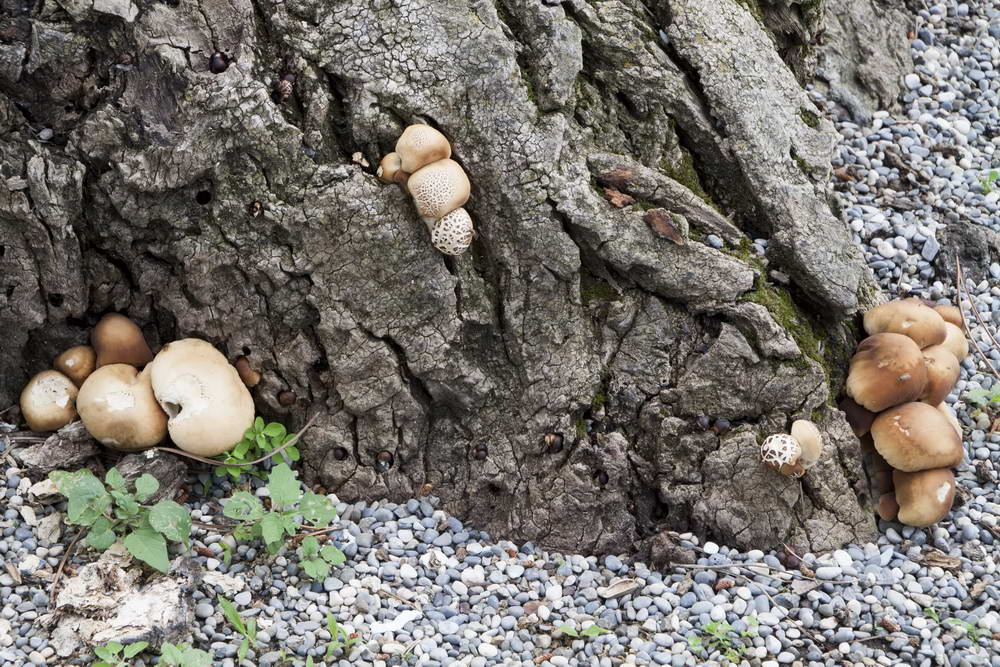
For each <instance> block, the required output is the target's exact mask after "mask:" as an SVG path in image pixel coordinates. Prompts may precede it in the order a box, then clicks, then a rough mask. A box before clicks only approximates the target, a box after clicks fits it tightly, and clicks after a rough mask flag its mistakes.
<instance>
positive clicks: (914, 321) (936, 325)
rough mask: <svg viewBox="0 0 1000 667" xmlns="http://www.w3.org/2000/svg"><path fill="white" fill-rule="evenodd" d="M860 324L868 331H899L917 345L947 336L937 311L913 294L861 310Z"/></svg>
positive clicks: (878, 332) (938, 341)
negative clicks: (861, 320)
mask: <svg viewBox="0 0 1000 667" xmlns="http://www.w3.org/2000/svg"><path fill="white" fill-rule="evenodd" d="M864 323H865V331H867V332H868V333H869V334H880V333H897V334H903V335H905V336H909V337H910V338H912V339H913V341H914V342H915V343H916V344H917V345H918V346H920V347H921V348H924V347H927V346H928V345H940V344H941V343H943V342H944V339H945V336H946V335H947V334H946V331H945V328H944V320H943V319H941V316H940V315H939V314H938V313H937V311H935V310H934V309H933V308H930V307H928V306H927V305H926V304H925V303H924V302H923V301H921V300H920V299H917V298H916V297H913V298H909V299H900V300H898V301H890V302H889V303H883V304H882V305H881V306H875V307H874V308H872V309H871V310H869V311H868V312H866V313H865V317H864Z"/></svg>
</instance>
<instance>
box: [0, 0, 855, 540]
mask: <svg viewBox="0 0 1000 667" xmlns="http://www.w3.org/2000/svg"><path fill="white" fill-rule="evenodd" d="M0 4H2V5H3V7H4V8H9V9H10V11H8V12H6V13H3V14H0V92H2V93H3V97H2V98H0V326H2V327H3V330H4V332H5V335H4V337H3V339H2V340H0V367H2V369H3V374H2V375H0V404H3V406H5V405H6V404H9V403H12V402H14V401H15V400H16V397H17V394H18V392H19V390H20V388H21V387H22V386H23V384H24V382H26V380H27V378H28V377H29V376H30V375H31V374H33V373H35V372H37V371H39V370H42V369H43V368H46V367H48V365H49V364H50V363H51V360H52V358H53V357H54V356H55V355H56V354H58V352H59V351H61V350H62V349H64V348H66V347H69V346H70V345H73V344H77V343H79V342H82V341H84V340H86V337H87V334H88V331H89V328H90V327H91V326H92V325H93V323H94V322H95V321H96V320H97V319H98V318H99V317H100V315H101V314H103V313H105V312H108V311H120V312H125V313H127V314H128V315H129V316H130V317H132V318H133V319H134V320H136V321H137V322H139V323H140V324H141V325H142V327H143V330H144V331H145V333H146V335H147V337H148V339H149V341H150V343H151V344H152V345H153V346H154V347H156V346H158V345H160V344H162V343H163V342H166V341H169V340H171V339H174V338H177V337H182V336H199V337H203V338H206V339H208V340H210V341H212V342H213V343H215V344H216V345H217V346H218V347H219V348H220V349H221V350H223V351H224V352H225V353H226V354H228V355H229V356H230V358H235V357H236V356H239V355H246V356H248V357H249V359H250V360H251V362H252V363H253V364H254V366H255V367H256V368H257V370H259V371H260V372H261V373H262V376H263V379H262V381H261V383H260V384H259V385H258V386H257V387H256V388H255V389H254V396H255V400H256V402H257V406H258V410H259V411H260V412H261V413H263V414H265V415H267V416H268V417H270V418H275V419H280V420H282V421H284V422H286V423H287V424H288V425H289V426H290V427H292V428H294V427H295V426H296V425H297V424H301V423H302V422H303V421H304V420H305V418H306V417H307V415H308V414H310V413H311V412H317V413H319V414H320V418H319V420H318V421H317V423H316V425H315V427H314V428H313V429H312V430H311V431H310V434H309V436H308V437H307V438H306V441H305V442H304V443H303V450H304V457H305V460H304V469H305V470H306V471H307V475H308V477H309V478H310V481H314V482H318V483H320V484H322V485H324V486H325V487H326V488H328V489H331V490H334V489H335V490H336V492H337V493H338V494H339V495H340V497H342V498H344V499H358V498H368V499H373V498H381V497H390V498H393V499H395V500H403V499H406V498H409V497H413V496H415V495H417V494H418V493H419V492H420V490H421V488H423V487H424V486H425V485H426V484H432V485H433V487H434V493H436V494H437V495H439V496H440V497H441V498H442V499H443V501H444V503H445V506H446V507H447V509H449V510H450V511H452V512H454V513H456V514H458V515H460V516H463V517H465V518H467V519H469V520H471V521H472V522H474V523H476V524H479V525H481V526H483V527H485V528H487V529H488V530H490V531H491V532H493V533H494V534H495V535H498V536H500V535H503V536H508V537H512V538H519V539H531V540H541V541H543V542H544V543H545V544H547V545H549V546H552V547H557V548H565V549H574V550H579V551H591V552H597V551H634V550H638V549H641V548H642V547H643V544H644V543H646V542H648V541H649V539H650V538H652V537H655V535H656V534H657V533H658V532H659V531H662V530H663V529H667V528H670V529H674V530H680V531H684V530H696V531H698V532H699V533H702V534H703V535H706V536H710V537H712V538H714V539H718V540H722V541H725V542H729V543H732V544H735V545H736V546H741V547H760V548H765V547H773V546H776V545H778V544H780V543H781V542H783V541H789V540H791V541H794V542H795V543H796V544H800V545H807V546H809V547H810V548H812V549H814V550H815V549H825V548H830V547H834V546H839V545H840V544H842V543H844V542H847V541H856V540H864V539H866V538H867V537H868V536H869V535H870V534H871V533H872V531H873V530H874V523H873V521H872V518H871V516H870V515H868V514H867V512H866V510H865V509H863V507H864V502H865V501H864V499H861V498H858V497H857V496H856V495H855V493H854V492H853V491H852V490H851V482H852V481H853V480H855V479H857V478H858V477H859V476H860V475H861V474H862V473H861V467H860V465H861V464H860V454H859V453H858V452H857V443H856V441H855V440H853V436H851V435H850V433H849V431H845V430H844V428H845V427H844V423H843V417H842V416H841V415H840V413H839V412H837V411H836V410H835V409H832V408H831V407H830V397H831V391H833V392H835V391H836V390H837V387H836V384H837V379H836V378H837V377H838V373H839V372H840V371H838V370H837V369H836V368H834V367H831V366H830V364H829V363H828V362H829V360H830V359H835V358H836V355H835V354H833V353H832V352H831V354H828V355H827V357H826V359H824V358H821V357H820V356H818V355H816V354H814V352H815V350H810V349H804V348H803V341H802V338H801V334H802V332H801V331H798V330H797V329H796V325H795V324H794V323H793V322H792V321H791V320H788V319H787V316H788V313H787V312H784V313H783V312H779V311H778V310H775V309H774V307H773V306H774V303H773V300H768V299H764V300H763V301H760V300H758V302H757V303H753V302H752V300H753V297H754V295H757V296H758V297H760V296H762V295H763V296H766V295H767V294H769V293H772V292H775V290H776V289H777V288H776V287H775V286H773V285H771V284H770V283H769V282H768V272H769V271H770V270H771V269H780V270H781V271H783V272H785V273H786V274H788V275H789V276H791V279H792V281H793V284H792V286H791V287H790V288H789V289H788V290H786V292H787V296H788V297H789V303H790V304H791V305H790V306H789V307H790V308H792V309H793V311H794V312H793V315H794V317H793V319H794V320H801V321H802V322H808V323H809V325H810V326H811V327H812V328H813V329H816V330H821V331H825V332H829V334H830V335H829V342H828V348H837V349H840V348H844V347H845V346H846V345H849V344H850V342H851V340H852V339H851V330H850V328H849V326H848V324H849V319H850V318H851V316H852V315H853V314H854V313H855V312H856V310H857V309H858V308H859V307H860V306H861V305H864V304H865V303H867V302H868V301H869V300H870V297H869V296H868V295H870V294H873V293H874V291H875V290H874V289H873V287H872V284H871V283H870V281H869V279H868V277H867V274H866V269H865V267H864V262H863V260H862V258H861V257H860V255H859V253H858V252H857V251H856V250H855V249H854V248H853V246H852V245H851V243H850V239H849V236H848V234H847V232H846V230H845V229H844V228H843V226H842V225H841V224H840V222H839V221H838V220H837V219H836V218H835V216H834V215H833V214H832V213H831V212H830V211H829V210H828V209H827V205H826V203H825V202H826V197H827V195H828V192H827V189H826V187H827V186H826V183H827V181H828V178H827V177H828V169H829V167H828V158H829V153H830V150H831V148H832V145H833V139H832V136H833V135H832V128H831V126H830V125H829V124H828V123H827V122H826V121H821V122H819V123H817V124H815V127H814V126H812V125H811V124H809V123H806V122H805V120H804V118H803V115H802V110H803V109H805V110H810V109H811V110H812V111H810V113H815V114H816V115H817V116H820V114H819V110H817V109H815V108H814V107H812V105H811V103H810V102H809V100H808V98H807V97H806V96H805V95H804V93H803V92H802V91H801V89H800V88H799V85H798V83H797V82H796V79H795V75H793V73H792V69H790V68H789V66H788V65H787V64H786V63H785V62H783V61H782V59H781V57H782V56H784V57H785V58H786V60H788V62H789V63H790V64H791V65H793V67H794V70H795V72H796V74H798V75H799V76H800V77H801V76H802V70H803V68H804V67H805V68H807V67H808V64H809V62H810V60H809V59H808V58H804V57H802V54H803V53H804V52H805V51H803V50H802V49H798V50H796V49H792V48H789V45H790V44H791V43H792V42H793V41H794V40H795V39H805V37H808V36H809V35H811V34H812V32H810V31H813V30H814V29H815V25H814V24H813V23H810V22H809V21H806V23H808V25H809V26H810V27H809V29H808V30H805V31H803V30H798V29H794V30H793V29H791V28H789V26H793V25H797V24H795V22H794V21H791V19H789V18H788V16H793V15H794V12H792V13H789V11H788V10H787V8H786V10H783V11H784V13H783V14H782V16H783V17H784V18H782V19H781V21H778V20H777V19H775V18H774V17H775V16H777V14H775V13H774V12H775V11H776V10H775V9H774V7H770V8H765V9H766V11H765V17H767V16H770V17H771V18H770V20H769V21H765V23H764V24H763V25H767V26H768V27H769V28H770V29H771V30H772V33H768V32H767V30H766V29H765V27H763V25H762V24H761V23H760V22H759V21H758V20H757V19H755V17H754V16H752V15H751V14H749V13H748V11H747V10H746V9H745V8H744V7H743V6H741V5H740V4H737V3H736V2H734V1H733V0H722V1H721V4H720V2H712V3H707V2H704V1H703V0H669V1H666V2H660V3H650V7H649V8H648V9H647V7H646V6H645V5H644V4H643V3H641V2H639V1H638V0H612V1H608V2H598V3H588V2H584V1H583V0H566V1H565V2H563V3H561V4H555V5H550V4H545V3H537V2H533V1H532V2H529V1H528V0H500V1H499V2H498V3H495V2H493V1H492V0H473V1H471V2H463V1H461V0H425V1H421V2H411V1H409V0H368V1H367V2H363V3H330V2H321V1H320V0H295V1H294V2H281V3H279V2H272V1H269V0H253V1H250V0H232V1H229V2H221V0H201V1H200V2H192V1H191V0H179V1H177V2H169V3H143V4H142V5H141V6H140V5H138V4H132V3H131V2H129V1H128V0H108V1H107V2H104V3H100V4H101V8H100V9H95V8H94V7H93V6H92V4H91V3H89V2H84V1H83V0H65V1H63V2H60V3H58V4H56V3H45V4H44V5H40V6H33V5H31V3H28V4H27V5H24V4H23V3H17V2H15V1H14V0H0ZM26 7H27V8H26ZM811 20H812V19H810V21H811ZM790 21H791V22H790ZM778 24H780V25H781V26H783V28H782V30H783V31H784V32H782V34H781V38H780V39H776V38H775V37H774V35H775V34H777V33H776V32H774V31H775V30H776V28H775V27H774V26H775V25H778ZM713 31H715V32H718V34H721V35H724V36H725V37H726V39H718V38H717V37H718V35H716V36H715V37H713V38H711V39H709V38H708V36H709V35H710V34H711V33H713ZM719 31H721V32H719ZM796 36H798V37H796ZM775 44H778V45H779V47H780V53H779V51H778V50H776V47H775ZM800 46H801V44H800ZM215 51H222V52H224V53H226V54H227V55H228V56H229V57H230V60H231V64H230V66H229V68H228V69H227V70H226V71H225V72H222V73H219V74H213V73H212V72H210V71H209V69H208V61H209V58H210V56H211V55H212V53H214V52H215ZM790 54H791V55H790ZM793 56H794V57H793ZM287 73H294V74H295V76H296V79H295V83H294V92H293V95H292V97H291V98H289V99H288V100H287V101H285V102H284V103H282V102H280V100H279V99H278V97H277V96H276V95H275V94H274V87H275V85H276V83H277V81H278V79H279V78H280V77H281V76H282V75H284V74H287ZM762 80H763V81H765V82H766V84H767V85H763V84H762V83H761V81H762ZM415 121H424V122H429V123H431V124H433V125H435V126H436V127H438V128H439V129H441V130H442V131H443V132H444V133H445V134H446V135H447V136H448V137H449V138H450V139H451V141H452V143H453V145H454V153H455V159H456V160H458V161H459V162H460V163H461V164H462V165H463V166H464V167H465V169H466V170H467V171H468V173H469V175H470V179H471V181H472V183H473V194H472V198H471V200H470V202H469V205H468V209H469V211H470V213H471V214H472V216H473V218H474V220H475V222H476V225H477V229H478V234H479V236H478V238H477V240H476V242H475V243H474V244H473V247H472V249H471V250H470V251H469V252H468V253H467V254H465V255H463V256H462V257H460V258H457V259H450V258H444V257H442V256H441V255H439V254H438V253H436V251H434V249H433V248H432V247H431V245H430V243H429V239H428V238H427V231H426V228H425V226H424V225H423V223H422V222H421V221H420V220H419V218H418V217H417V216H416V215H415V213H414V212H413V209H412V205H411V204H410V202H409V201H408V198H407V197H406V196H405V195H404V194H403V193H402V192H400V191H399V190H398V189H396V188H392V187H386V186H383V185H382V184H381V183H379V182H378V181H377V179H375V177H374V167H373V166H362V165H361V164H358V163H356V162H354V161H353V160H352V158H351V156H352V154H354V153H355V152H360V153H361V154H362V155H363V157H364V159H365V160H367V162H368V165H375V164H377V162H378V160H379V158H380V157H381V155H382V154H384V153H385V152H387V151H389V150H391V147H392V146H393V144H394V142H395V139H396V137H397V136H398V134H399V132H400V131H401V130H402V128H403V127H404V126H405V125H406V124H407V123H410V122H415ZM43 128H51V130H52V131H53V136H52V137H51V138H47V139H46V138H45V135H42V134H40V133H41V131H42V129H43ZM46 134H47V133H46ZM793 155H794V156H798V159H797V160H796V159H795V158H794V157H793ZM803 164H805V165H807V167H808V168H807V169H806V171H803V168H802V165H803ZM595 184H596V185H599V186H605V185H607V186H609V187H615V188H616V189H619V190H620V191H622V192H624V193H626V194H629V195H630V196H632V197H633V198H635V199H636V200H637V203H636V204H634V205H633V206H631V207H628V208H624V209H619V208H616V207H614V206H612V205H611V204H610V203H609V202H608V201H607V200H606V199H605V198H604V197H603V196H602V193H601V191H600V188H599V187H596V186H595ZM654 206H656V207H661V208H663V209H664V210H665V211H667V212H669V214H670V215H673V216H679V218H677V219H678V220H680V219H681V218H682V219H683V220H684V221H686V224H687V225H689V227H690V230H691V231H690V233H689V235H688V237H687V238H686V240H685V241H684V243H683V244H682V245H678V244H676V243H674V242H671V241H669V240H665V239H662V238H659V237H658V236H656V235H655V234H654V233H653V232H652V231H651V230H650V228H649V227H648V226H647V225H646V223H645V222H644V221H643V212H644V211H645V210H646V209H648V208H651V207H654ZM708 234H716V235H718V236H720V237H721V238H722V239H724V241H725V243H726V247H725V248H723V249H722V250H717V249H715V248H713V247H711V246H710V245H709V244H707V243H706V242H705V238H706V236H707V235H708ZM758 235H765V236H767V237H769V238H770V239H771V248H772V252H773V254H772V255H771V257H769V258H768V260H764V259H760V258H756V259H755V258H753V257H752V256H751V254H750V253H749V252H748V247H749V246H748V240H749V238H750V237H755V236H758ZM759 303H764V304H765V305H759ZM765 306H766V307H765ZM800 324H801V322H800ZM840 352H843V350H840ZM831 385H832V386H831ZM282 391H290V392H293V393H294V395H295V397H296V400H295V401H294V403H293V404H292V405H282V404H281V403H279V401H278V399H277V395H278V393H279V392H282ZM0 407H2V406H0ZM701 416H705V417H708V418H709V419H710V420H716V419H727V420H729V421H730V422H732V423H733V424H734V428H733V430H731V431H729V432H728V433H725V434H723V435H721V436H720V435H716V434H715V433H714V432H711V431H704V430H702V429H701V428H700V427H699V426H698V417H701ZM797 417H813V418H816V419H818V420H819V422H820V423H821V426H822V428H823V430H824V433H825V434H826V436H827V438H828V442H829V451H828V454H827V455H826V456H825V457H824V459H823V462H822V464H821V465H820V466H819V468H818V469H817V471H816V473H815V474H810V476H809V478H807V480H806V481H804V482H798V481H792V480H786V479H784V478H781V477H779V476H777V475H775V474H773V473H772V472H771V471H769V470H766V469H764V468H763V467H762V466H761V465H760V464H759V462H758V460H757V453H756V447H757V442H758V441H759V440H760V439H762V438H763V437H764V436H765V435H767V434H769V433H771V432H775V431H777V430H781V429H784V428H786V427H787V426H788V424H789V423H790V421H791V420H792V419H794V418H797ZM550 432H557V433H562V434H564V436H565V439H566V442H565V446H564V448H563V450H562V451H561V452H557V453H554V452H550V451H546V450H544V449H543V448H542V446H541V443H542V438H543V436H544V435H545V434H546V433H550ZM335 447H344V448H345V449H346V450H347V451H348V453H349V454H348V456H346V457H345V458H344V460H337V457H334V456H331V455H330V453H331V450H332V449H333V448H335ZM483 448H485V451H486V457H485V458H483V459H481V458H477V457H476V456H475V455H474V453H475V452H476V451H477V450H482V449H483ZM382 451H388V452H391V453H392V454H393V457H394V465H393V466H392V468H391V469H390V470H389V471H388V472H385V473H379V472H376V469H375V465H374V464H375V457H376V456H377V455H378V453H379V452H382ZM723 472H724V473H725V474H724V475H723V474H722V473H723ZM605 476H606V481H605ZM803 485H806V488H807V490H808V493H804V492H803ZM762 516H766V517H767V519H766V520H761V517H762Z"/></svg>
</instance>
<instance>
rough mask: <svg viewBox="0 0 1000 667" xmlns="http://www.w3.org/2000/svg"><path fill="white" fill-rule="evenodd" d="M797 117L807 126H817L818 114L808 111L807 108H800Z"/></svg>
mask: <svg viewBox="0 0 1000 667" xmlns="http://www.w3.org/2000/svg"><path fill="white" fill-rule="evenodd" d="M799 118H801V119H802V122H803V123H805V124H806V125H808V126H809V127H819V116H817V115H816V114H814V113H813V112H812V111H809V109H800V110H799Z"/></svg>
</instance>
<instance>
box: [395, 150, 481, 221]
mask: <svg viewBox="0 0 1000 667" xmlns="http://www.w3.org/2000/svg"><path fill="white" fill-rule="evenodd" d="M406 187H407V188H408V189H409V190H410V196H412V197H413V203H414V204H416V206H417V212H418V213H419V214H420V215H421V217H425V218H434V219H435V220H440V219H441V218H443V217H444V216H446V215H448V214H449V213H451V212H452V211H454V210H455V209H456V208H458V207H460V206H463V205H464V204H465V202H466V201H468V199H469V190H470V187H471V186H470V184H469V177H468V176H466V175H465V170H464V169H462V167H461V166H460V165H459V164H458V163H457V162H455V161H454V160H438V161H437V162H432V163H431V164H429V165H427V166H426V167H422V168H420V169H418V170H417V171H416V172H414V173H412V174H410V180H408V181H407V182H406Z"/></svg>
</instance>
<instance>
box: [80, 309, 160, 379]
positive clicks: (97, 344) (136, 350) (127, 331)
mask: <svg viewBox="0 0 1000 667" xmlns="http://www.w3.org/2000/svg"><path fill="white" fill-rule="evenodd" d="M90 343H91V345H93V346H94V352H96V353H97V367H98V368H100V367H101V366H107V365H108V364H128V365H129V366H136V367H139V366H145V365H146V364H148V363H149V362H150V361H152V359H153V353H152V352H151V351H150V350H149V345H147V344H146V339H145V338H144V337H143V335H142V330H141V329H139V327H138V326H137V325H136V324H135V322H133V321H132V320H130V319H129V318H127V317H125V316H124V315H119V314H117V313H108V314H107V315H105V316H104V317H102V318H101V321H100V322H98V323H97V326H95V327H94V330H93V331H92V332H91V333H90Z"/></svg>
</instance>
